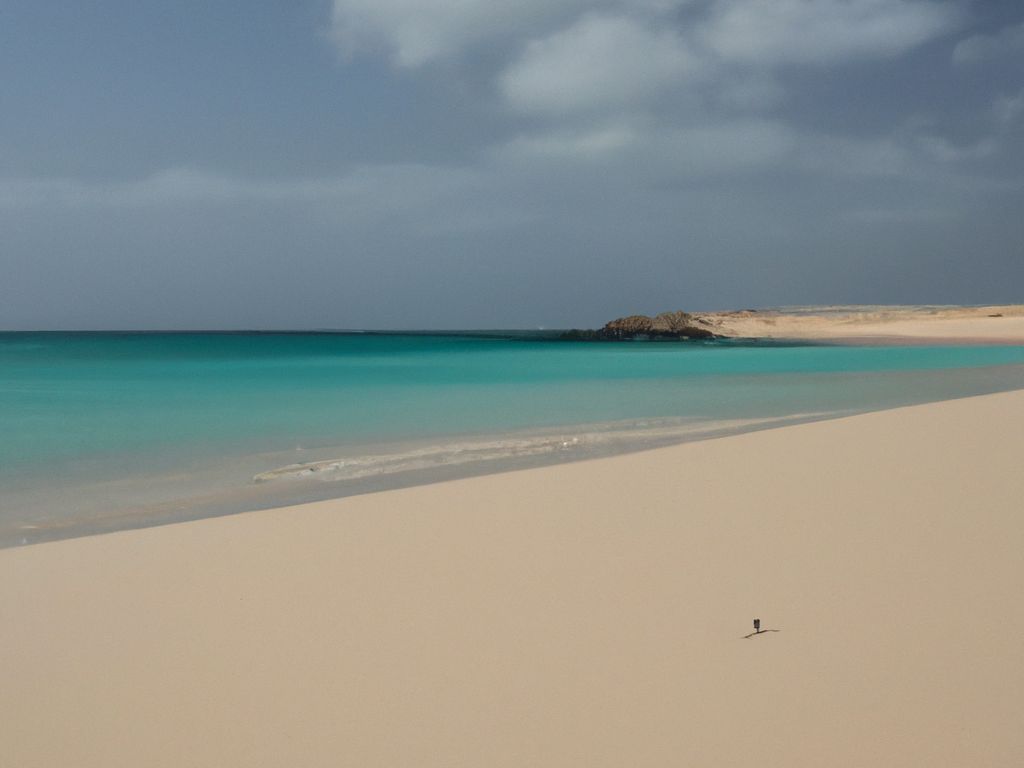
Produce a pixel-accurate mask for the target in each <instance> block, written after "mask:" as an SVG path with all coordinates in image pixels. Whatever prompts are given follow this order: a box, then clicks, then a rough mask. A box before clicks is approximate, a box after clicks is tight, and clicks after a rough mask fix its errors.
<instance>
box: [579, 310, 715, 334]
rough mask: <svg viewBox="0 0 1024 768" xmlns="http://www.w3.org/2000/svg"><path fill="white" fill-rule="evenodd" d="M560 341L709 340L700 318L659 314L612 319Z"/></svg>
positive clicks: (680, 313) (665, 313) (705, 324)
mask: <svg viewBox="0 0 1024 768" xmlns="http://www.w3.org/2000/svg"><path fill="white" fill-rule="evenodd" d="M562 338H564V339H569V340H577V341H631V340H634V339H713V338H715V334H714V333H713V332H712V331H711V330H710V328H709V327H708V323H707V322H706V321H704V320H703V319H702V318H700V317H697V316H695V315H691V314H689V313H688V312H662V313H661V314H660V315H656V316H655V317H648V316H647V315H629V316H628V317H620V318H618V319H617V320H612V321H611V322H610V323H608V324H606V325H605V326H604V327H603V328H601V329H600V330H596V331H580V330H572V331H569V332H568V333H565V334H563V336H562Z"/></svg>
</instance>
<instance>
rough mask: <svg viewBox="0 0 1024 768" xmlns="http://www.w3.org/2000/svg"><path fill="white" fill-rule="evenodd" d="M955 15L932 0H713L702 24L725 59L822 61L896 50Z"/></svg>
mask: <svg viewBox="0 0 1024 768" xmlns="http://www.w3.org/2000/svg"><path fill="white" fill-rule="evenodd" d="M961 17H962V13H961V11H960V9H959V7H958V6H956V5H953V4H951V3H949V2H933V1H932V0H770V2H768V1H767V0H720V2H718V3H717V4H716V5H715V7H714V9H713V10H712V14H711V18H710V19H709V21H708V22H707V24H706V25H705V26H704V28H703V30H702V31H703V39H704V42H705V43H706V44H707V45H708V46H709V47H710V48H711V49H712V50H714V51H715V52H716V53H717V54H718V55H720V56H721V57H723V58H724V59H726V60H729V61H735V62H746V63H751V64H800V63H811V64H828V63H832V62H838V61H843V60H848V59H855V58H881V57H887V56H894V55H897V54H900V53H903V52H905V51H907V50H909V49H911V48H913V47H915V46H917V45H920V44H921V43H924V42H926V41H928V40H930V39H933V38H935V37H937V36H939V35H942V34H944V33H946V32H948V31H950V30H952V29H953V28H955V27H956V25H957V24H958V23H959V22H960V19H961Z"/></svg>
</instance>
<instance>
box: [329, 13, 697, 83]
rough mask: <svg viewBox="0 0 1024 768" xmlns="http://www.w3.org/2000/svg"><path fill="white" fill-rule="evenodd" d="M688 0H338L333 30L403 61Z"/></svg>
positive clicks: (341, 39) (346, 47) (346, 42)
mask: <svg viewBox="0 0 1024 768" xmlns="http://www.w3.org/2000/svg"><path fill="white" fill-rule="evenodd" d="M686 1H687V0H334V4H333V12H332V18H331V35H332V37H333V38H334V40H335V41H336V42H337V43H338V45H339V47H340V48H341V50H342V51H343V52H344V53H347V54H351V53H353V52H359V51H365V50H375V49H380V48H383V49H385V50H388V51H389V52H390V53H391V54H392V55H393V56H394V60H395V61H396V62H397V63H398V64H399V65H400V66H404V67H417V66H420V65H422V64H425V63H427V62H430V61H433V60H436V59H441V58H445V57H449V56H453V55H456V54H458V53H460V52H461V51H463V50H464V49H466V48H468V47H471V46H474V45H479V44H481V43H484V42H487V41H491V40H504V41H508V40H516V39H519V38H521V37H522V36H524V35H525V36H529V35H533V34H544V32H545V31H547V30H550V29H552V28H557V27H560V26H562V25H564V24H566V23H569V22H571V21H572V20H573V19H575V18H577V17H578V16H579V15H580V14H583V13H586V12H587V11H592V10H611V11H628V12H633V11H636V12H641V13H658V12H664V11H666V10H669V9H671V8H673V7H675V6H678V5H681V4H683V3H684V2H686Z"/></svg>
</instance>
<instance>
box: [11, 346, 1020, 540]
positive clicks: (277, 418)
mask: <svg viewBox="0 0 1024 768" xmlns="http://www.w3.org/2000/svg"><path fill="white" fill-rule="evenodd" d="M1021 387H1024V346H917V347H914V346H875V347H872V346H829V345H820V344H783V343H763V342H762V343H742V342H732V341H713V342H624V343H594V342H565V341H558V340H556V339H555V338H554V335H553V334H545V333H512V332H509V333H481V334H470V333H449V334H442V333H429V334H428V333H409V334H400V333H394V334H377V333H0V546H14V545H20V544H30V543H34V542H39V541H45V540H50V539H57V538H64V537H68V536H76V535H82V534H86V533H97V532H103V531H110V530H117V529H122V528H132V527H140V526H145V525H153V524H159V523H166V522H172V521H177V520H187V519H194V518H200V517H206V516H211V515H218V514H227V513H232V512H238V511H243V510H246V509H256V508H265V507H270V506H278V505H281V504H287V503H295V502H301V501H311V500H315V499H322V498H330V497H335V496H344V495H349V494H353V493H364V492H368V491H374V490H379V489H383V488H392V487H399V486H403V485H413V484H418V483H423V482H431V481H434V480H438V479H445V478H451V477H462V476H468V475H473V474H481V473H486V472H493V471H500V470H504V469H511V468H516V467H525V466H536V465H540V464H547V463H553V462H559V461H572V460H579V459H584V458H590V457H595V456H601V455H608V454H612V453H618V452H623V451H629V450H637V449H642V448H646V447H653V446H657V445H664V444H670V443H674V442H682V441H685V440H693V439H701V438H706V437H709V436H715V435H722V434H730V433H734V432H740V431H745V430H751V429H763V428H766V427H770V426H775V425H778V424H785V423H793V422H799V421H809V420H814V419H821V418H833V417H836V416H841V415H845V414H852V413H858V412H864V411H871V410H879V409H884V408H892V407H896V406H900V405H908V404H913V403H921V402H929V401H934V400H943V399H950V398H956V397H965V396H969V395H976V394H983V393H989V392H997V391H1004V390H1010V389H1017V388H1021Z"/></svg>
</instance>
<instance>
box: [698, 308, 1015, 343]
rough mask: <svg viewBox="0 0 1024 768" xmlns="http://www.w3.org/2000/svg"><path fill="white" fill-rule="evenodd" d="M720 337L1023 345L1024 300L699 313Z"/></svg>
mask: <svg viewBox="0 0 1024 768" xmlns="http://www.w3.org/2000/svg"><path fill="white" fill-rule="evenodd" d="M699 317H700V318H702V320H703V321H704V322H705V324H706V325H707V326H708V327H709V328H710V329H711V330H712V331H714V332H715V333H717V334H719V335H722V336H733V337H747V338H781V339H818V340H837V341H838V340H844V339H847V340H849V339H864V340H874V341H877V340H885V339H891V340H902V341H905V340H914V339H917V340H920V341H933V342H939V341H942V342H950V343H964V342H984V343H1006V344H1024V305H1019V304H1012V305H1000V306H991V307H940V308H932V307H901V306H892V307H851V308H839V309H836V308H829V307H822V308H821V309H820V310H819V311H808V312H803V313H800V314H790V313H786V312H785V311H771V310H769V311H742V312H712V313H705V314H701V315H699Z"/></svg>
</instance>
